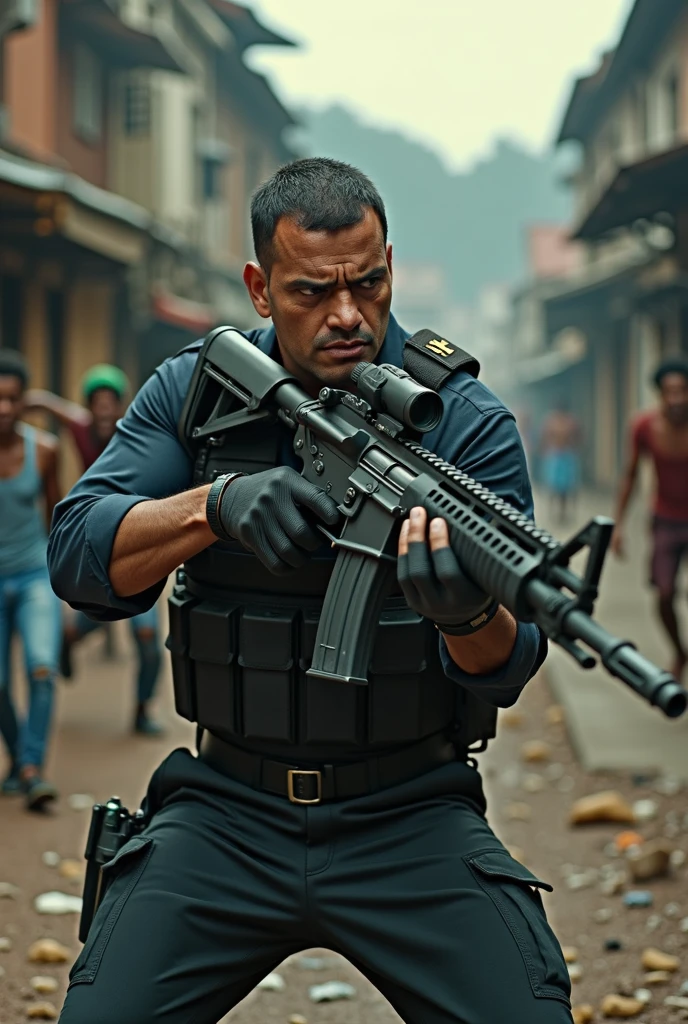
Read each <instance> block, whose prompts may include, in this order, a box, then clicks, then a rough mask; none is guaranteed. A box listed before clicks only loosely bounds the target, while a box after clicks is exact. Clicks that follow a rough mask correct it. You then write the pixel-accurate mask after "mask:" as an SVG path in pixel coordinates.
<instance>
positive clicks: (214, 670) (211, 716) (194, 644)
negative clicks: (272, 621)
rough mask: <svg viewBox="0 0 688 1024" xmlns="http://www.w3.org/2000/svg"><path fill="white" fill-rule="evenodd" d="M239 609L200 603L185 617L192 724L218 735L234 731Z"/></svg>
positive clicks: (217, 604) (227, 605)
mask: <svg viewBox="0 0 688 1024" xmlns="http://www.w3.org/2000/svg"><path fill="white" fill-rule="evenodd" d="M238 619H239V609H238V607H237V606H236V605H230V604H221V603H219V602H214V601H200V602H199V603H198V604H197V605H196V606H195V607H193V608H192V609H191V611H190V613H189V654H190V657H191V659H192V661H193V664H194V676H195V683H196V686H195V689H196V713H197V718H196V721H197V722H198V724H199V725H202V726H205V727H206V728H209V729H213V730H214V731H216V732H219V733H223V732H224V733H232V732H234V731H235V730H236V717H237V716H236V675H237V670H236V665H235V662H236V653H237V623H238Z"/></svg>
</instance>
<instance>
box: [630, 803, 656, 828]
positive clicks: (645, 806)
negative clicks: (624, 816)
mask: <svg viewBox="0 0 688 1024" xmlns="http://www.w3.org/2000/svg"><path fill="white" fill-rule="evenodd" d="M658 810H659V807H658V806H657V801H656V800H651V799H650V798H649V797H647V798H646V799H645V800H636V801H635V803H634V804H633V814H634V816H635V820H636V821H637V822H640V823H642V822H645V821H652V819H653V818H656V817H657V811H658Z"/></svg>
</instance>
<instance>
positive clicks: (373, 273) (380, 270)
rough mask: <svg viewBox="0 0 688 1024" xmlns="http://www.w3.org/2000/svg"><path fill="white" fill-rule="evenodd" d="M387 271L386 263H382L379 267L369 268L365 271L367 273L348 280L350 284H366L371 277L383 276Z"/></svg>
mask: <svg viewBox="0 0 688 1024" xmlns="http://www.w3.org/2000/svg"><path fill="white" fill-rule="evenodd" d="M386 272H387V266H386V264H380V266H379V267H375V269H374V270H367V271H366V272H365V274H362V275H361V276H360V277H355V278H353V279H352V280H351V281H348V282H347V283H348V284H354V285H355V284H364V283H365V282H366V281H369V280H370V279H371V277H381V276H382V275H383V274H385V273H386Z"/></svg>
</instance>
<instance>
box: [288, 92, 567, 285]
mask: <svg viewBox="0 0 688 1024" xmlns="http://www.w3.org/2000/svg"><path fill="white" fill-rule="evenodd" d="M300 117H301V121H302V124H303V126H304V127H303V130H302V134H301V138H300V140H299V142H300V148H301V149H302V151H303V152H305V153H308V154H310V155H317V156H330V157H333V158H335V159H338V160H346V161H348V162H349V163H353V164H355V165H356V166H357V167H360V168H361V170H363V171H365V172H366V174H368V175H369V176H370V177H371V178H372V179H373V181H374V182H375V184H376V185H377V186H378V188H379V189H380V191H381V193H382V196H383V198H384V200H385V205H386V206H387V210H388V215H389V221H390V237H391V240H392V241H393V243H394V251H395V257H396V259H397V260H398V261H402V262H408V263H413V264H418V263H432V264H440V265H441V266H442V267H443V268H444V271H445V274H446V278H447V284H448V287H449V291H450V293H451V296H452V299H453V301H454V302H457V303H466V304H469V305H472V304H473V303H474V302H475V300H476V298H477V296H478V294H479V292H480V290H481V289H482V288H483V287H484V286H485V285H487V284H489V283H491V282H495V281H499V282H516V281H518V280H519V279H520V278H522V277H523V276H524V274H525V270H526V268H525V245H524V229H525V225H527V224H529V223H533V222H537V221H560V222H562V221H566V220H568V219H569V216H570V201H569V197H568V192H567V189H566V188H565V187H564V186H562V185H561V184H560V183H559V182H558V180H557V178H558V173H559V172H558V170H557V167H556V165H555V159H554V156H553V155H551V154H544V155H538V154H534V153H531V152H529V151H528V150H526V149H524V148H523V147H522V146H520V145H519V144H518V143H516V142H512V141H507V140H504V139H500V140H498V141H497V142H496V144H495V147H494V151H493V152H492V154H491V155H490V156H489V157H487V158H486V159H484V160H481V161H479V162H478V163H476V164H475V165H474V166H473V167H472V168H471V169H470V170H469V171H466V172H464V173H458V174H453V173H450V172H449V171H447V169H446V168H445V166H444V164H443V163H442V161H441V159H440V157H439V156H438V155H437V154H436V153H435V152H434V151H433V150H431V149H430V148H428V147H426V146H424V145H422V144H420V143H418V142H414V141H412V140H411V139H408V138H406V137H405V136H404V135H402V134H401V133H400V132H398V131H390V130H385V129H381V128H374V127H371V126H369V125H365V124H363V123H362V122H361V121H359V120H358V118H357V117H356V116H355V115H354V114H352V113H351V112H350V111H348V110H346V109H345V108H343V107H341V106H331V107H328V108H326V109H324V110H309V109H306V110H302V111H301V112H300ZM458 120H459V119H458V118H457V121H458ZM449 130H450V131H460V130H461V128H460V124H457V125H456V126H455V127H454V126H452V127H451V128H450V129H449Z"/></svg>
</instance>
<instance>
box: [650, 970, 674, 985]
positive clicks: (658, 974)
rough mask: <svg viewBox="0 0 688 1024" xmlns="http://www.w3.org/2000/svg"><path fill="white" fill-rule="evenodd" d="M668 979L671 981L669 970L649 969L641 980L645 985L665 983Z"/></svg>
mask: <svg viewBox="0 0 688 1024" xmlns="http://www.w3.org/2000/svg"><path fill="white" fill-rule="evenodd" d="M668 981H671V974H670V973H669V971H650V973H649V974H646V975H645V977H644V978H643V982H644V983H645V984H646V985H666V983H667V982H668Z"/></svg>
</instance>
